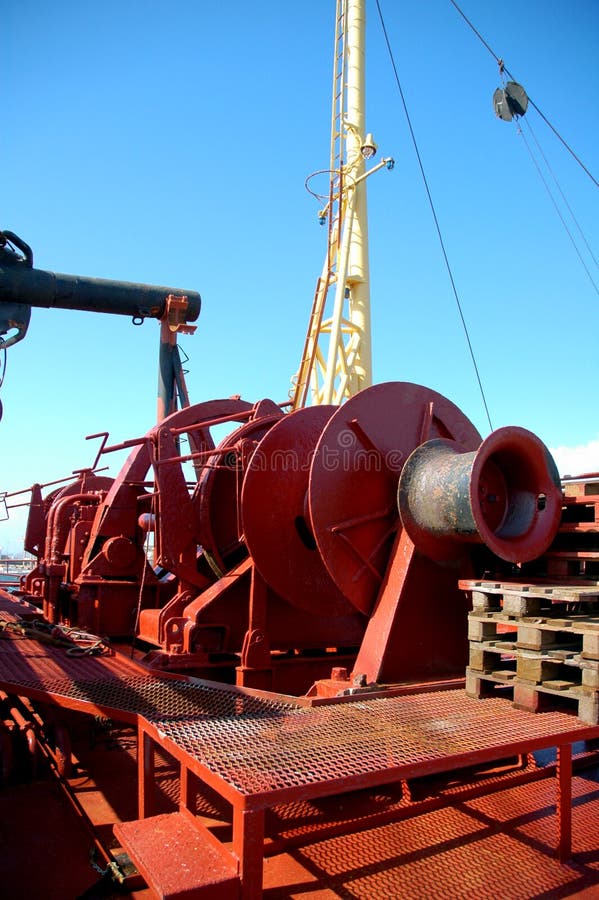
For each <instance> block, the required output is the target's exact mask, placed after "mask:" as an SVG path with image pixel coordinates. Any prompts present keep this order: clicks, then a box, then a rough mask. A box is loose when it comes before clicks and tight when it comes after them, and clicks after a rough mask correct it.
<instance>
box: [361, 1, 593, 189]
mask: <svg viewBox="0 0 599 900" xmlns="http://www.w3.org/2000/svg"><path fill="white" fill-rule="evenodd" d="M377 2H378V0H377ZM449 2H450V3H451V5H452V6H454V7H455V9H456V10H457V11H458V12H459V14H460V15H461V17H462V18H463V20H464V21H465V22H466V24H467V25H468V26H469V28H471V29H472V31H473V32H474V34H475V35H476V36H477V38H478V39H479V40H480V41H481V42H482V44H484V46H485V47H486V48H487V50H488V51H489V53H490V54H491V56H492V57H493V59H494V60H495V62H496V63H497V65H498V66H499V68H500V69H501V71H503V72H505V73H506V75H508V76H509V77H510V78H511V79H512V81H515V80H516V79H515V78H514V76H513V75H512V73H511V72H510V70H509V69H508V68H507V67H506V65H505V63H504V61H503V60H502V59H501V58H500V57H499V56H497V54H496V53H495V51H494V50H493V48H492V47H491V46H490V45H489V44H488V43H487V41H486V40H485V39H484V37H483V36H482V34H481V33H480V31H478V30H477V29H476V28H475V27H474V25H473V24H472V22H471V21H470V19H469V18H468V16H467V15H466V14H465V13H464V12H462V10H461V9H460V7H459V6H458V4H457V3H456V2H455V0H449ZM528 102H529V103H530V105H531V106H532V107H533V108H534V109H536V111H537V112H538V114H539V115H540V117H541V118H542V120H543V121H544V122H545V124H546V125H548V126H549V128H550V129H551V130H552V131H553V133H554V134H555V136H556V137H557V138H558V139H559V140H560V141H561V142H562V144H563V145H564V147H565V148H566V150H567V151H568V153H570V154H571V156H573V158H574V159H575V160H576V162H577V163H578V165H579V166H580V167H581V169H583V170H584V171H585V172H586V174H587V175H588V176H589V178H590V179H591V181H592V182H593V183H594V184H595V186H596V187H599V181H597V179H596V178H595V176H594V175H593V174H592V173H591V172H589V170H588V169H587V167H586V166H585V164H584V163H583V162H582V160H581V159H580V158H579V157H578V156H577V155H576V153H575V152H574V150H573V149H572V147H570V145H569V144H568V143H567V142H566V141H565V140H564V138H563V137H562V136H561V134H560V133H559V131H558V130H557V129H556V128H554V127H553V125H552V124H551V122H550V121H549V119H548V118H547V117H546V116H545V115H544V114H543V113H542V112H541V110H540V109H539V107H538V106H537V104H536V103H535V102H534V100H533V99H532V98H531V97H530V96H529V97H528Z"/></svg>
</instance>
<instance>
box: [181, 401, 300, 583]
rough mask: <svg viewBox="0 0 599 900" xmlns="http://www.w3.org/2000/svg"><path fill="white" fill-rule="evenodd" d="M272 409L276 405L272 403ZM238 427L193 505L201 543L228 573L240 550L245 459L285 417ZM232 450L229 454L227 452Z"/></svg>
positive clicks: (206, 471) (211, 461)
mask: <svg viewBox="0 0 599 900" xmlns="http://www.w3.org/2000/svg"><path fill="white" fill-rule="evenodd" d="M272 407H273V409H274V408H275V407H274V404H272ZM268 412H269V415H265V416H262V417H259V418H257V419H255V420H253V421H251V422H246V424H244V425H241V426H240V427H239V428H236V429H235V431H233V432H232V433H231V434H229V435H227V437H226V438H225V439H224V440H223V441H221V442H220V444H219V445H218V447H217V448H216V453H215V455H214V456H211V457H210V458H209V459H208V461H207V463H206V466H205V468H204V470H203V472H202V474H201V476H200V478H199V480H198V485H197V487H196V490H195V493H194V498H193V499H194V503H197V504H198V506H197V508H198V522H199V538H200V540H199V542H200V544H201V545H202V547H203V548H204V549H205V550H208V551H209V552H210V553H211V554H212V556H213V557H214V559H215V560H216V562H217V563H218V565H219V567H220V568H221V569H222V570H223V571H226V570H227V568H228V567H229V563H230V562H233V563H234V562H236V561H237V559H236V557H235V554H236V553H237V552H238V551H239V549H240V548H241V522H240V510H239V495H240V491H241V484H242V480H243V456H244V455H245V452H247V454H248V456H249V453H250V448H251V450H252V451H253V444H254V443H257V442H258V441H260V440H261V439H262V438H263V437H264V435H265V434H266V432H267V431H268V430H269V428H272V426H273V425H274V424H275V422H277V421H278V419H280V418H281V416H282V415H283V412H282V411H281V410H280V409H279V410H278V412H277V413H274V414H272V410H271V409H270V408H269V409H268ZM227 450H230V452H225V451H227Z"/></svg>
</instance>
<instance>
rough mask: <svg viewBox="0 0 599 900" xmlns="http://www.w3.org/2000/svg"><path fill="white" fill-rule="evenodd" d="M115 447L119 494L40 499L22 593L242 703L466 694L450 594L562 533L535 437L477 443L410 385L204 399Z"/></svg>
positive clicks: (74, 487) (510, 433) (457, 595)
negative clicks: (123, 457)
mask: <svg viewBox="0 0 599 900" xmlns="http://www.w3.org/2000/svg"><path fill="white" fill-rule="evenodd" d="M222 426H226V427H228V428H229V429H230V428H233V430H232V431H230V433H229V434H228V435H227V436H226V437H225V438H224V439H223V440H221V441H220V442H219V443H217V442H216V440H215V432H218V430H219V429H220V428H221V427H222ZM185 435H186V436H187V439H188V441H189V448H190V452H189V453H187V454H182V453H181V450H180V442H181V439H182V437H183V436H185ZM121 446H131V447H132V450H131V453H130V455H129V458H128V459H127V462H126V463H125V465H124V466H123V468H122V470H121V472H120V474H119V475H118V477H117V478H116V479H115V480H114V481H112V480H110V479H107V478H104V477H101V476H99V475H96V474H94V472H93V471H92V470H82V471H81V472H79V473H78V474H77V477H76V479H75V480H74V481H73V482H72V483H71V484H69V485H68V486H67V487H63V488H61V489H59V490H55V491H54V492H52V493H50V494H49V495H48V496H46V497H45V498H43V497H42V493H41V489H40V488H39V486H34V488H33V494H32V504H31V512H30V519H29V526H28V531H27V538H26V549H27V550H29V551H30V552H32V553H35V555H36V556H37V558H38V564H37V566H36V567H35V569H34V571H33V572H32V573H31V574H30V575H29V576H27V578H26V579H25V580H24V584H23V588H24V592H25V594H26V595H27V596H28V598H29V599H33V600H34V601H36V602H41V603H42V605H43V611H44V614H45V615H46V617H47V618H48V619H49V620H50V621H52V622H61V623H65V624H70V625H76V626H78V627H82V628H85V629H88V630H90V631H93V632H95V633H97V634H100V635H103V636H104V635H106V636H108V637H110V638H113V639H120V638H131V639H135V640H136V641H137V644H138V647H141V648H143V649H145V650H146V661H147V662H148V664H150V665H152V666H155V667H160V668H164V669H171V670H178V671H183V670H185V671H188V672H191V673H193V674H197V675H200V676H203V677H209V678H212V679H215V680H222V681H227V682H233V681H235V682H236V683H237V684H238V685H241V686H247V687H260V688H267V689H270V690H276V691H281V692H288V693H297V694H301V693H306V692H308V691H310V690H312V691H313V692H314V691H318V690H320V691H322V692H341V691H343V690H348V689H351V690H357V689H360V687H363V686H369V685H370V686H371V685H373V684H389V683H397V682H410V681H412V682H421V681H430V680H436V679H437V680H438V679H444V678H449V677H452V676H455V675H462V674H463V672H464V668H465V664H466V658H467V638H466V635H467V630H466V616H467V605H466V600H465V597H464V595H463V593H462V592H460V591H459V590H458V587H457V583H458V580H459V578H464V577H466V578H467V577H474V576H475V575H477V574H480V575H482V574H484V573H485V572H491V571H494V570H497V568H498V567H501V566H502V565H503V567H504V568H505V566H506V565H509V566H513V565H514V564H518V563H523V562H526V561H528V560H531V559H534V558H536V557H538V556H540V555H541V554H542V553H543V552H544V550H545V549H546V548H547V547H548V546H549V544H550V542H551V540H552V539H553V537H554V535H555V532H556V531H557V528H558V524H559V520H560V515H561V506H562V496H561V490H560V484H559V477H558V474H557V471H556V469H555V466H554V464H553V461H552V460H551V457H550V455H549V453H548V451H547V450H546V448H545V447H544V445H543V444H542V443H541V442H540V441H539V440H538V438H536V437H535V436H534V435H532V434H531V433H530V432H527V431H525V430H524V429H521V428H503V429H500V430H499V431H496V432H494V433H493V434H492V435H491V436H490V437H489V438H487V440H486V441H484V442H482V444H481V438H480V435H479V434H478V432H477V431H476V429H475V428H474V426H473V425H472V424H471V422H470V421H469V420H468V419H467V418H466V416H465V415H464V414H463V413H462V412H460V410H459V409H458V408H457V407H456V406H455V405H454V404H453V403H451V402H450V401H449V400H447V399H446V398H444V397H442V396H441V395H440V394H438V393H436V392H435V391H433V390H430V389H428V388H425V387H421V386H419V385H414V384H409V383H401V382H391V383H386V384H379V385H375V386H374V387H371V388H368V389H366V390H364V391H362V392H361V393H359V394H357V395H356V396H355V397H353V398H352V399H350V400H349V401H348V402H347V403H345V404H344V405H343V406H341V407H339V408H337V407H331V406H320V407H310V408H305V409H300V410H297V411H295V412H290V413H285V412H284V411H283V409H282V408H281V407H279V406H278V405H277V404H275V403H273V402H272V401H269V400H264V401H261V402H259V403H257V404H251V403H247V402H245V401H242V400H239V399H229V400H213V401H209V402H205V403H200V404H196V405H194V406H189V407H186V408H184V409H183V410H180V411H178V412H175V413H173V414H172V415H170V416H169V417H167V418H166V419H164V420H163V421H162V422H161V423H160V424H159V425H157V426H155V427H154V428H153V429H152V430H151V431H150V432H148V434H147V435H145V436H144V437H143V438H140V439H137V440H134V441H128V442H127V443H126V444H125V445H121ZM110 449H115V448H104V451H105V452H106V451H107V450H110ZM190 465H191V471H193V477H192V478H191V479H189V476H188V474H186V472H187V468H188V467H189V466H190ZM188 479H189V480H188ZM152 534H153V558H152V562H150V558H149V557H150V556H151V554H150V553H149V552H147V547H148V546H149V544H150V543H151V541H150V540H149V538H150V536H151V535H152ZM502 560H503V561H504V562H501V561H502ZM323 679H329V681H321V680H323ZM319 682H320V683H319Z"/></svg>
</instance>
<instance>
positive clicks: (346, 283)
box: [291, 0, 394, 409]
mask: <svg viewBox="0 0 599 900" xmlns="http://www.w3.org/2000/svg"><path fill="white" fill-rule="evenodd" d="M365 7H366V0H337V5H336V19H335V53H334V62H333V90H332V95H333V100H332V110H331V151H330V165H329V169H328V170H326V174H328V176H329V192H328V195H322V194H317V193H315V192H314V191H313V190H312V189H311V188H310V182H311V180H312V179H313V178H314V177H315V176H316V175H322V174H323V172H316V173H314V175H312V176H310V177H309V178H308V179H307V181H306V186H307V188H308V190H309V191H310V193H312V194H313V195H314V196H315V197H317V198H318V199H319V200H320V201H321V202H322V203H323V204H324V206H323V207H322V208H321V210H320V212H319V220H320V222H321V224H322V225H325V224H326V225H327V232H328V234H327V238H328V239H327V252H326V257H325V262H324V266H323V270H322V274H321V276H320V278H319V279H318V282H317V285H316V291H315V293H314V301H313V304H312V311H311V314H310V321H309V324H308V332H307V334H306V340H305V343H304V351H303V355H302V359H301V362H300V367H299V370H298V373H297V375H296V376H295V379H294V386H293V389H292V395H291V396H292V405H293V408H294V409H298V408H300V407H302V406H306V405H307V404H309V403H311V404H312V405H320V404H323V403H334V404H339V403H342V402H343V401H344V400H346V399H347V398H348V397H352V396H353V395H354V394H356V393H357V392H358V391H360V390H362V388H365V387H369V386H370V385H371V384H372V349H371V345H372V341H371V332H370V278H369V265H368V219H367V209H366V178H367V177H368V176H369V175H372V173H373V172H376V171H378V170H379V169H382V168H383V167H386V168H388V169H392V168H393V165H394V162H393V160H392V159H391V158H387V159H382V160H381V161H380V162H379V163H378V164H377V165H375V166H374V167H373V168H371V169H369V170H366V163H367V161H368V160H371V159H372V158H373V157H374V156H375V154H376V151H377V146H376V144H375V142H374V140H373V137H372V135H371V134H367V133H366V127H365V118H366V116H365V109H366V103H365V37H366V11H365ZM333 285H334V286H335V291H334V299H333V301H332V304H331V305H332V310H331V311H330V313H329V315H328V316H326V315H325V314H326V312H327V299H328V294H329V289H330V288H332V287H333Z"/></svg>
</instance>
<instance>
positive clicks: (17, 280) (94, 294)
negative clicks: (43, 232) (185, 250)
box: [0, 231, 202, 346]
mask: <svg viewBox="0 0 599 900" xmlns="http://www.w3.org/2000/svg"><path fill="white" fill-rule="evenodd" d="M7 240H9V241H10V242H11V243H13V244H15V245H16V246H17V247H18V248H19V250H21V253H23V256H21V255H19V254H18V253H16V252H15V251H13V250H12V249H10V248H9V247H8V246H7V245H6V241H7ZM170 295H176V296H185V297H186V298H187V305H186V308H185V312H184V314H183V322H185V323H187V322H194V321H195V320H196V319H197V318H198V316H199V314H200V308H201V302H202V301H201V297H200V295H199V294H198V292H197V291H191V290H187V289H185V290H184V289H181V288H173V287H164V286H161V285H150V284H138V283H134V282H129V281H113V280H110V279H105V278H88V277H84V276H81V275H64V274H61V273H57V272H46V271H44V270H43V269H34V268H33V257H32V254H31V250H30V248H29V247H28V246H27V245H26V244H25V243H24V242H23V241H21V240H20V239H19V238H17V236H16V235H13V234H12V232H8V231H5V232H0V335H1V334H6V332H7V331H9V330H10V329H11V328H14V329H16V330H17V334H16V335H13V336H11V337H9V338H7V339H6V340H4V341H1V340H0V345H4V346H10V344H12V343H16V342H17V341H18V340H20V339H21V338H22V337H24V335H25V332H26V331H27V326H28V324H29V315H30V311H31V309H30V308H31V307H32V306H35V307H43V308H45V309H50V308H58V309H75V310H82V311H85V312H100V313H112V314H114V315H121V316H131V317H132V318H134V319H145V318H152V319H161V318H162V316H163V315H164V313H165V310H166V306H167V298H168V297H169V296H170Z"/></svg>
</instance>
